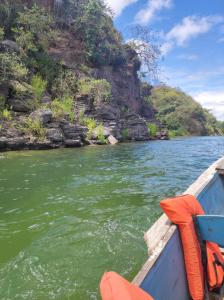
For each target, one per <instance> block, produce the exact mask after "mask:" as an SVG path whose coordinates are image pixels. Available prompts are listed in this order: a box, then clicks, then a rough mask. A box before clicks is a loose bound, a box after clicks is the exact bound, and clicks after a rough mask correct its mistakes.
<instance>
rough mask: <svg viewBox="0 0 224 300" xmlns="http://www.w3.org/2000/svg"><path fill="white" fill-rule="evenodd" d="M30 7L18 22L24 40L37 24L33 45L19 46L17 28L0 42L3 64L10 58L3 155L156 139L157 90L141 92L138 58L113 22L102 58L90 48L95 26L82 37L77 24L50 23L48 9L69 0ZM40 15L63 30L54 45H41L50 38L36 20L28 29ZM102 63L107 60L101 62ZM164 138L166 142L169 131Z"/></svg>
mask: <svg viewBox="0 0 224 300" xmlns="http://www.w3.org/2000/svg"><path fill="white" fill-rule="evenodd" d="M86 1H88V0H86ZM34 2H36V3H37V4H38V5H41V7H44V10H45V12H44V11H41V12H40V11H39V9H37V8H35V7H32V4H33V3H34ZM81 2H84V1H80V3H81ZM99 3H100V2H99ZM24 4H26V7H28V9H25V10H23V8H22V11H23V12H24V14H26V17H25V18H22V19H19V20H18V26H19V27H20V26H21V25H22V27H20V30H21V33H20V35H21V34H24V37H25V36H26V34H27V33H28V34H31V33H30V31H29V30H30V28H31V27H32V26H33V30H34V31H35V30H36V32H35V33H32V34H31V36H32V40H31V43H32V44H31V45H32V46H31V48H29V49H26V45H24V44H23V45H20V41H21V40H20V39H17V36H13V34H12V32H13V30H12V31H11V33H10V26H8V29H7V34H8V36H6V37H5V39H4V40H2V41H0V59H7V64H8V65H9V66H8V71H9V72H8V73H9V74H8V75H7V76H8V77H7V78H5V79H4V80H3V81H1V82H0V96H1V99H3V102H2V104H1V101H2V100H1V101H0V113H1V114H2V117H1V118H0V150H15V149H48V148H57V147H62V146H66V147H77V146H82V145H85V144H89V143H93V144H95V143H96V144H104V143H106V142H107V141H109V142H111V141H112V142H114V140H113V139H112V138H111V136H113V137H114V138H116V139H117V141H123V140H132V141H143V140H149V139H150V138H152V136H150V132H149V129H148V122H156V120H155V113H154V110H153V109H152V108H151V106H150V105H149V104H148V103H147V102H146V101H145V98H146V97H148V96H149V94H150V90H151V87H150V86H148V88H147V89H144V90H142V88H141V82H140V80H139V78H138V71H139V69H140V61H139V59H138V56H137V54H136V52H135V51H134V50H133V49H132V48H131V47H130V46H128V45H126V46H124V45H123V44H122V43H121V40H120V36H119V34H118V33H117V32H116V30H115V29H114V28H113V26H112V23H110V25H109V27H108V28H107V29H108V31H109V33H107V34H106V35H105V37H104V38H103V40H102V41H103V43H105V45H103V47H102V45H101V47H102V49H101V50H100V51H99V53H98V55H99V54H100V55H102V56H103V57H102V59H101V57H97V58H96V57H95V58H94V55H95V52H94V51H93V52H92V50H91V49H92V48H91V47H92V46H94V45H95V46H96V41H98V39H101V36H97V39H96V40H92V37H93V38H95V36H94V34H95V29H94V31H93V32H92V33H91V35H89V32H90V31H89V30H91V28H90V27H88V26H91V25H88V24H84V25H83V24H82V28H81V29H80V30H84V33H83V34H82V35H81V36H80V32H79V31H78V32H77V31H75V30H74V28H76V26H74V24H73V23H74V22H75V20H72V21H71V24H70V23H69V24H67V23H66V24H65V23H60V24H62V25H58V24H57V23H55V22H52V21H51V23H50V24H49V19H48V15H47V14H48V13H47V12H48V11H52V10H54V9H55V7H57V8H58V7H60V6H61V7H62V6H63V4H64V1H53V0H49V1H42V0H36V1H24V2H23V4H22V5H24ZM75 5H76V6H77V5H78V4H77V3H75ZM29 8H30V9H29ZM39 13H41V14H42V16H39V17H40V18H42V17H43V18H42V19H41V20H42V21H41V22H43V23H44V22H45V23H46V26H48V29H49V30H52V29H53V30H57V34H56V37H55V38H54V39H53V40H52V41H51V42H49V43H45V44H47V47H46V46H45V44H43V43H42V41H43V40H44V39H46V37H48V33H47V31H46V28H45V27H40V26H41V24H35V23H34V24H33V22H31V23H30V24H28V25H27V24H26V23H24V24H23V23H21V22H24V20H25V22H28V23H29V19H31V18H32V15H33V17H34V20H35V22H36V21H37V22H39V21H38V20H39V17H38V14H39ZM45 14H46V16H45ZM100 15H101V13H100ZM18 16H19V15H18ZM91 16H92V13H91V11H90V12H89V17H91ZM108 18H109V17H108V15H107V14H105V16H104V19H103V20H101V23H102V24H104V25H102V26H108V25H107V24H108V22H111V20H110V19H108ZM56 20H58V19H57V18H56ZM87 21H89V18H87ZM60 22H61V19H60ZM104 22H105V23H104ZM45 23H44V24H45ZM4 24H5V23H4V22H3V25H4ZM15 24H17V23H13V24H12V25H11V26H15ZM44 26H45V25H44ZM0 27H1V23H0ZM12 28H13V27H12ZM39 28H41V30H40V29H39ZM0 29H1V28H0ZM45 31H46V32H45ZM85 31H86V32H85ZM40 32H41V33H40ZM85 34H86V36H87V37H88V38H89V36H90V40H88V41H84V40H83V35H85ZM88 43H90V46H91V47H90V46H88V45H89V44H88ZM91 43H92V44H91ZM108 45H109V46H108ZM95 46H94V47H95ZM44 47H45V48H44ZM88 47H89V48H88ZM107 47H108V48H107ZM33 49H35V50H33ZM37 49H39V50H38V52H37ZM111 49H112V50H111ZM32 51H33V52H32ZM95 51H97V47H96V48H95ZM107 51H109V52H110V55H108V61H107V60H105V58H107V56H106V54H105V53H107ZM90 54H91V55H92V58H91V59H89V55H90ZM1 55H2V56H1ZM11 58H12V61H13V63H14V64H17V67H19V68H20V72H21V74H20V75H19V77H18V76H17V75H16V76H15V74H14V73H13V70H14V65H10V59H11ZM101 61H103V63H99V62H101ZM32 64H33V65H32ZM0 72H1V68H0ZM10 72H11V73H10ZM23 74H24V75H23ZM43 79H46V81H44V80H43ZM35 80H36V83H35ZM40 87H41V89H42V91H40ZM108 87H110V88H109V89H108ZM105 88H106V90H105ZM109 90H110V91H109ZM105 93H106V94H105ZM99 94H100V95H99ZM70 99H71V100H72V101H73V102H72V103H71V102H69V101H70ZM66 101H67V102H66ZM1 105H2V106H3V108H5V110H2V108H1ZM157 123H158V122H157ZM12 124H13V126H12ZM158 125H159V123H158ZM158 128H159V126H158ZM161 136H162V138H166V133H163V134H162V135H161Z"/></svg>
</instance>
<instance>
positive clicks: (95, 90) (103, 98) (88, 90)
mask: <svg viewBox="0 0 224 300" xmlns="http://www.w3.org/2000/svg"><path fill="white" fill-rule="evenodd" d="M78 91H79V93H80V94H81V95H90V96H91V97H92V98H93V99H94V103H95V104H100V103H101V102H108V101H110V99H111V85H110V83H109V82H108V81H107V80H106V79H92V78H82V79H80V80H79V81H78Z"/></svg>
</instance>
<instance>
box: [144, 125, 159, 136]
mask: <svg viewBox="0 0 224 300" xmlns="http://www.w3.org/2000/svg"><path fill="white" fill-rule="evenodd" d="M147 126H148V132H149V134H150V135H151V136H152V137H155V136H156V133H157V131H158V128H157V125H156V124H155V123H148V124H147Z"/></svg>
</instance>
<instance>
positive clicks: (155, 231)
mask: <svg viewBox="0 0 224 300" xmlns="http://www.w3.org/2000/svg"><path fill="white" fill-rule="evenodd" d="M170 227H171V222H170V220H169V219H168V218H167V216H166V215H165V214H162V216H161V217H160V218H159V219H158V220H157V221H156V222H155V223H154V224H153V225H152V227H151V228H150V229H149V230H148V231H147V232H146V233H145V235H144V239H145V241H146V244H147V246H148V253H152V251H153V250H154V249H155V248H156V246H157V245H158V244H159V243H160V242H161V241H162V240H163V239H164V238H165V236H166V233H167V232H168V230H169V229H170Z"/></svg>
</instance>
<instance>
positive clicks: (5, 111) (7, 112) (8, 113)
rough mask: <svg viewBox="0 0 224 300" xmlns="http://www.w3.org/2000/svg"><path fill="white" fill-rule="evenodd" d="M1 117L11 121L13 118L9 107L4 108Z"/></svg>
mask: <svg viewBox="0 0 224 300" xmlns="http://www.w3.org/2000/svg"><path fill="white" fill-rule="evenodd" d="M1 117H2V119H3V120H5V121H10V120H11V119H12V116H11V111H10V110H8V109H7V108H5V109H3V111H2V112H1Z"/></svg>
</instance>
